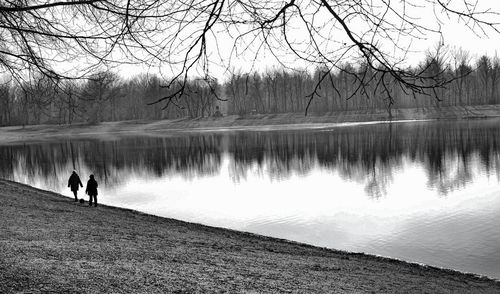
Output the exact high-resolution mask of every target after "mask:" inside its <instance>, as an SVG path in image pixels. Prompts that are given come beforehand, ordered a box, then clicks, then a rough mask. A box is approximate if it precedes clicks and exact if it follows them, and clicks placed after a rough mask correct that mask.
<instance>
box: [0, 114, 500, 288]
mask: <svg viewBox="0 0 500 294" xmlns="http://www.w3.org/2000/svg"><path fill="white" fill-rule="evenodd" d="M73 169H75V170H77V172H78V173H79V174H80V176H81V178H82V182H84V184H85V183H86V181H87V179H88V176H89V175H90V174H91V173H93V174H94V175H95V177H96V180H97V181H98V182H99V185H100V188H99V196H98V200H99V202H101V203H104V204H109V205H114V206H120V207H126V208H131V209H135V210H139V211H143V212H146V213H151V214H155V215H159V216H164V217H171V218H176V219H181V220H185V221H189V222H198V223H203V224H207V225H211V226H218V227H224V228H231V229H235V230H241V231H248V232H253V233H258V234H262V235H267V236H273V237H278V238H285V239H289V240H295V241H299V242H304V243H308V244H313V245H317V246H322V247H328V248H335V249H341V250H348V251H354V252H366V253H370V254H376V255H382V256H388V257H393V258H398V259H403V260H406V261H411V262H418V263H425V264H430V265H434V266H439V267H446V268H452V269H456V270H460V271H465V272H473V273H477V274H482V275H487V276H490V277H493V278H500V120H499V119H489V120H470V121H429V122H402V123H392V124H389V123H380V124H344V125H342V124H340V125H334V126H329V127H324V128H313V129H303V130H273V131H262V130H246V131H220V132H205V133H193V134H189V135H178V136H163V137H152V136H140V137H132V136H125V137H123V138H118V139H116V138H114V139H109V140H97V139H85V140H83V139H74V140H70V139H65V140H61V139H59V140H55V141H50V140H49V141H40V142H32V143H24V144H9V145H0V177H3V178H7V179H11V180H14V181H18V182H22V183H27V184H30V185H32V186H35V187H39V188H43V189H48V190H52V191H56V192H60V193H62V194H64V195H68V196H71V197H72V194H71V192H70V191H69V189H68V188H67V187H66V186H67V180H68V177H69V175H70V173H71V171H72V170H73ZM83 191H84V189H83V190H80V191H79V196H83V194H84V193H83ZM85 199H86V200H87V197H86V198H85ZM68 201H69V200H68Z"/></svg>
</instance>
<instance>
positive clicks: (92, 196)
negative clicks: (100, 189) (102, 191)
mask: <svg viewBox="0 0 500 294" xmlns="http://www.w3.org/2000/svg"><path fill="white" fill-rule="evenodd" d="M85 193H87V195H89V206H92V200H94V201H93V202H94V206H97V182H96V180H95V179H94V175H90V179H89V180H88V181H87V188H86V189H85Z"/></svg>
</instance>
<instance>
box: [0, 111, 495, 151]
mask: <svg viewBox="0 0 500 294" xmlns="http://www.w3.org/2000/svg"><path fill="white" fill-rule="evenodd" d="M489 117H500V105H479V106H465V107H459V106H448V107H441V108H435V107H431V108H419V109H395V110H393V117H392V119H393V121H401V120H430V119H476V118H489ZM388 119H389V117H388V115H387V112H386V111H385V110H367V111H342V112H331V113H326V114H321V115H318V114H310V115H308V116H305V115H304V113H282V114H255V115H248V116H244V117H242V116H237V115H231V116H226V117H222V118H213V117H208V118H197V119H187V118H183V119H174V120H160V121H144V120H140V121H118V122H103V123H100V124H97V125H87V124H73V125H33V126H25V127H23V126H11V127H1V128H0V142H2V143H4V144H6V143H16V142H24V141H40V140H46V139H54V138H68V137H71V138H82V139H83V138H96V137H97V138H104V139H110V138H113V137H116V136H127V135H130V136H137V135H152V136H171V135H178V134H189V133H192V132H215V131H228V130H229V131H237V130H246V129H250V130H287V129H305V128H327V127H331V126H335V125H338V124H339V123H360V122H376V121H379V122H380V121H387V120H388Z"/></svg>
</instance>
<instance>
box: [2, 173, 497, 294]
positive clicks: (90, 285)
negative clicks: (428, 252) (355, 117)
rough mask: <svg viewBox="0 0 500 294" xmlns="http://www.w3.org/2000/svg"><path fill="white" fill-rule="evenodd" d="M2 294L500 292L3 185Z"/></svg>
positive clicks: (388, 263) (431, 272) (451, 274)
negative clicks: (52, 293) (50, 293)
mask: <svg viewBox="0 0 500 294" xmlns="http://www.w3.org/2000/svg"><path fill="white" fill-rule="evenodd" d="M0 201H1V205H0V223H1V224H2V225H1V226H0V250H1V252H2V253H1V254H0V293H44V292H62V293H213V292H217V293H219V292H222V293H224V292H227V293H326V292H328V293H375V292H383V293H405V292H406V293H500V283H499V282H497V281H493V280H490V279H487V278H484V277H478V276H474V275H470V274H463V273H459V272H455V271H451V270H441V269H437V268H433V267H426V266H421V265H416V264H409V263H405V262H401V261H396V260H391V259H387V258H380V257H375V256H370V255H364V254H352V253H347V252H342V251H336V250H329V249H324V248H318V247H313V246H309V245H304V244H299V243H294V242H289V241H286V240H280V239H274V238H268V237H263V236H258V235H254V234H249V233H242V232H236V231H231V230H226V229H220V228H213V227H208V226H203V225H199V224H193V223H186V222H181V221H177V220H174V219H167V218H160V217H156V216H151V215H147V214H142V213H139V212H136V211H131V210H126V209H120V208H115V207H109V206H99V207H97V208H94V207H92V208H90V207H87V206H84V205H81V204H80V203H75V202H73V201H72V199H70V198H66V197H64V196H62V195H59V194H56V193H52V192H49V191H43V190H39V189H36V188H33V187H30V186H26V185H23V184H19V183H15V182H11V181H6V180H0Z"/></svg>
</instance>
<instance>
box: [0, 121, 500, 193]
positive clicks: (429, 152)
mask: <svg viewBox="0 0 500 294" xmlns="http://www.w3.org/2000/svg"><path fill="white" fill-rule="evenodd" d="M499 135H500V127H499V124H498V120H490V121H466V122H459V123H457V122H451V121H450V122H433V123H429V122H425V123H422V122H420V123H413V124H381V125H369V126H357V127H339V128H331V129H326V130H315V131H311V130H307V131H288V132H283V131H281V132H257V131H255V132H251V131H250V132H237V133H223V134H221V133H217V134H202V135H194V136H181V137H168V138H151V137H138V138H123V139H120V140H116V141H98V140H80V141H79V140H66V141H58V142H45V143H37V144H23V145H8V146H0V155H1V157H0V176H1V177H3V178H9V179H13V177H14V175H17V176H16V177H22V179H23V180H24V181H26V182H36V181H37V180H40V179H41V180H42V181H45V186H48V187H58V186H61V185H64V184H63V183H64V181H65V177H66V175H67V174H68V172H69V171H70V170H72V169H76V170H85V171H87V170H88V171H90V172H92V173H94V174H95V175H96V176H97V177H98V178H99V179H101V181H103V182H104V183H105V185H106V186H107V187H109V188H112V187H114V186H117V185H122V184H123V183H124V182H126V181H127V178H128V175H129V174H131V173H135V174H142V175H143V176H144V177H148V178H161V177H164V176H166V175H182V176H183V177H184V178H186V179H191V180H192V179H194V178H197V177H204V176H212V175H216V174H218V173H219V172H220V167H221V158H222V157H223V155H224V154H227V155H228V156H229V158H230V159H229V160H230V162H231V164H230V176H231V178H232V179H233V180H234V181H235V182H239V181H241V180H245V179H246V177H247V174H248V173H249V172H254V173H255V172H256V173H258V174H261V175H264V176H267V177H269V178H272V179H275V180H283V179H287V178H289V177H290V176H291V175H307V174H308V173H309V172H310V171H311V170H313V169H315V168H323V169H327V170H330V171H335V172H338V173H339V175H340V176H341V177H342V178H343V179H345V180H348V181H355V182H357V183H360V184H363V185H364V191H365V192H366V194H367V195H368V196H370V197H374V198H379V197H383V196H384V195H385V194H386V193H387V187H388V185H390V184H391V183H392V182H393V176H394V173H395V172H398V170H400V169H401V166H402V162H403V160H404V159H406V158H408V159H409V160H410V161H412V162H417V163H419V164H421V165H422V166H423V167H424V169H425V171H426V174H427V185H428V187H429V188H431V189H435V190H437V191H438V192H439V194H441V195H446V194H447V193H449V192H450V191H454V190H456V189H460V188H463V187H464V186H466V185H467V184H468V183H470V182H471V181H472V180H473V176H474V169H479V172H481V173H485V174H486V175H488V176H494V177H497V178H498V177H499V175H500V173H499V172H498V171H499V168H500V160H499V154H500V152H499V149H500V142H499V140H500V136H499Z"/></svg>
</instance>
